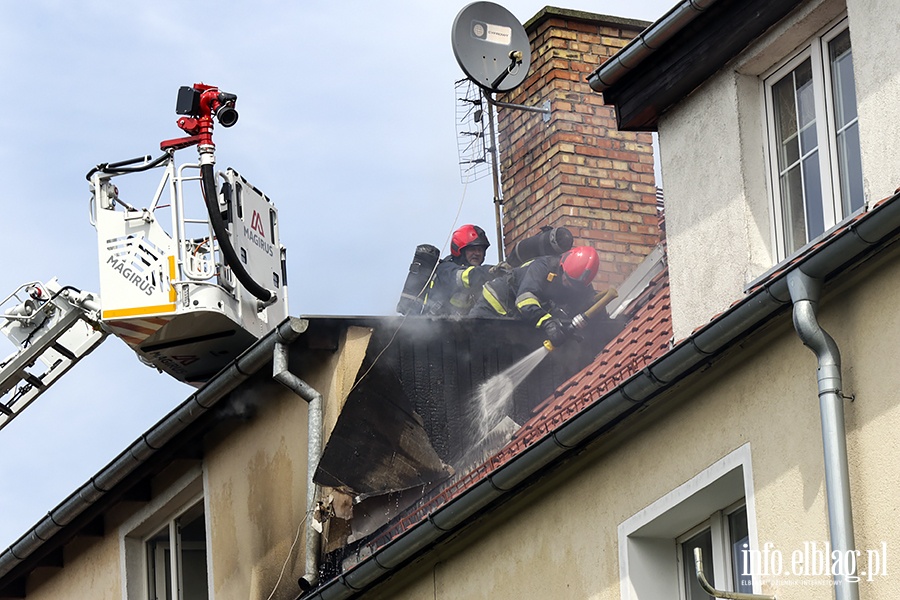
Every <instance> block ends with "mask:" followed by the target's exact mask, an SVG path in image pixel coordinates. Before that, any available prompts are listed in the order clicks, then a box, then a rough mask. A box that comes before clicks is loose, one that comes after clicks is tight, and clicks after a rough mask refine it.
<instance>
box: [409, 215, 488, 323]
mask: <svg viewBox="0 0 900 600" xmlns="http://www.w3.org/2000/svg"><path fill="white" fill-rule="evenodd" d="M490 245H491V243H490V242H489V241H488V239H487V235H486V234H485V233H484V229H482V228H481V227H478V226H477V225H463V226H462V227H460V228H459V229H457V230H456V231H454V232H453V235H452V236H451V238H450V256H448V257H446V258H444V259H442V260H441V261H440V262H439V263H438V265H437V268H436V269H435V273H434V277H433V278H432V280H431V282H430V283H429V289H428V295H427V296H426V297H425V310H424V314H425V315H431V316H440V315H455V316H462V315H466V314H468V312H469V310H470V309H471V308H472V306H473V305H474V304H475V300H476V299H477V298H478V296H479V295H480V294H481V286H483V285H484V283H485V282H486V281H488V280H490V279H492V278H493V277H495V275H496V274H497V273H498V269H497V268H496V267H492V266H489V265H485V264H483V263H484V255H485V252H486V251H487V249H488V248H489V247H490Z"/></svg>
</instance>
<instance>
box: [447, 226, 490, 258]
mask: <svg viewBox="0 0 900 600" xmlns="http://www.w3.org/2000/svg"><path fill="white" fill-rule="evenodd" d="M490 245H491V243H490V242H489V241H488V239H487V235H486V234H485V233H484V229H482V228H481V227H479V226H478V225H463V226H462V227H460V228H459V229H457V230H456V231H454V232H453V237H451V238H450V254H452V255H453V256H460V255H461V254H462V251H463V249H464V248H465V247H466V246H482V247H484V248H488V247H490Z"/></svg>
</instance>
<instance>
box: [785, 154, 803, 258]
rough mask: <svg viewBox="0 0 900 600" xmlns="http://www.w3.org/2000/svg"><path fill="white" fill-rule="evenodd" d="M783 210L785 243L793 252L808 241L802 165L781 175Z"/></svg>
mask: <svg viewBox="0 0 900 600" xmlns="http://www.w3.org/2000/svg"><path fill="white" fill-rule="evenodd" d="M781 211H782V218H783V221H784V231H785V237H786V238H787V239H786V240H785V244H786V245H787V249H788V252H793V251H794V250H797V249H798V248H800V247H801V246H802V245H803V244H805V243H806V215H804V214H803V182H802V179H801V176H800V165H799V164H797V165H796V166H795V167H794V168H793V169H791V170H790V171H788V172H786V173H784V174H783V175H782V176H781Z"/></svg>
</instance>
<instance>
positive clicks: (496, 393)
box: [475, 288, 619, 446]
mask: <svg viewBox="0 0 900 600" xmlns="http://www.w3.org/2000/svg"><path fill="white" fill-rule="evenodd" d="M618 295H619V293H618V292H617V291H616V289H615V288H609V289H608V290H606V291H605V292H602V293H601V294H598V295H597V296H595V297H594V303H593V304H592V305H591V307H590V308H588V309H587V310H586V311H584V312H583V313H580V314H578V315H576V316H575V318H574V319H572V329H573V330H582V329H584V328H585V327H587V323H588V321H589V320H590V319H592V318H593V317H595V316H596V315H597V313H598V312H600V310H601V309H603V307H605V306H606V305H607V304H609V303H610V302H612V301H613V300H614V299H615V298H617V297H618ZM553 350H554V346H553V344H551V343H550V340H545V341H544V343H543V344H542V345H541V346H538V347H537V348H536V349H535V350H534V352H531V353H530V354H528V355H527V356H525V357H524V358H522V359H520V360H519V361H518V362H516V363H515V364H513V365H512V366H510V367H507V368H506V369H504V370H503V371H501V372H500V373H497V374H496V375H494V376H493V377H491V378H490V379H488V380H487V381H485V382H484V383H482V384H481V385H480V386H479V387H478V390H477V391H476V394H475V409H476V412H475V420H476V422H477V427H478V440H479V441H478V442H476V444H475V445H476V446H479V445H483V444H484V442H485V440H487V439H488V438H489V436H490V434H491V432H492V431H493V430H494V428H495V427H497V426H498V424H499V423H500V422H501V420H502V419H503V417H504V416H505V415H506V413H507V412H508V407H509V403H510V401H511V400H512V395H513V392H514V391H515V389H516V387H518V386H519V384H521V383H522V382H523V381H524V380H525V378H526V377H528V375H530V374H531V372H532V371H534V370H535V369H536V368H537V366H538V365H539V364H541V362H542V361H543V360H544V359H545V358H546V357H547V356H548V355H549V354H550V352H552V351H553Z"/></svg>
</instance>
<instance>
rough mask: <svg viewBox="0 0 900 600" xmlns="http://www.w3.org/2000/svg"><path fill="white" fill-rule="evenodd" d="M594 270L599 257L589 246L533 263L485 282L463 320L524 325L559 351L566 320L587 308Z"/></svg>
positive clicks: (570, 330)
mask: <svg viewBox="0 0 900 600" xmlns="http://www.w3.org/2000/svg"><path fill="white" fill-rule="evenodd" d="M599 267H600V257H599V256H598V255H597V251H596V250H594V249H593V248H591V247H590V246H577V247H575V248H572V249H571V250H569V251H567V252H565V253H563V254H562V256H541V257H538V258H535V259H534V260H531V261H529V262H526V263H525V264H523V265H522V266H520V267H517V268H515V269H513V270H512V272H510V273H509V274H508V275H507V276H505V277H499V278H497V279H494V280H492V281H489V282H487V283H486V284H485V285H484V287H483V289H482V296H481V298H479V299H478V302H477V303H476V304H475V307H474V308H473V309H472V311H471V312H470V313H469V316H470V317H494V318H497V317H501V318H511V319H520V320H523V321H527V322H529V323H532V324H533V325H534V326H535V327H536V328H538V329H541V330H543V332H544V333H545V334H546V335H547V338H548V339H549V341H550V343H551V344H552V345H553V346H560V345H562V344H563V343H565V342H566V341H567V340H568V339H569V338H571V337H573V336H574V335H575V328H574V327H573V326H572V321H571V317H572V316H574V315H575V314H576V313H578V312H579V311H580V310H583V309H584V308H585V307H587V306H588V305H589V304H590V303H591V300H592V298H593V296H594V290H593V288H592V287H591V282H592V281H593V280H594V277H595V276H596V275H597V271H598V270H599Z"/></svg>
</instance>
